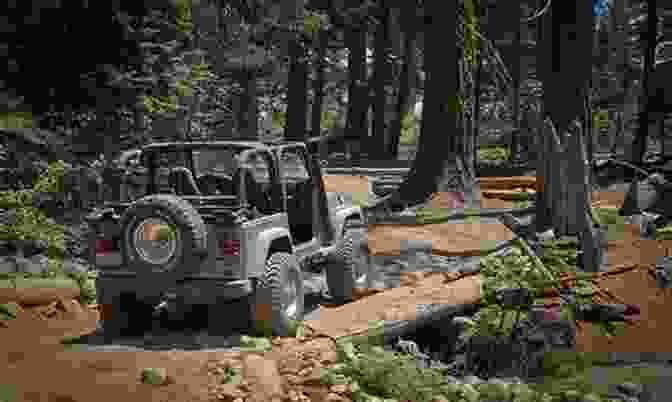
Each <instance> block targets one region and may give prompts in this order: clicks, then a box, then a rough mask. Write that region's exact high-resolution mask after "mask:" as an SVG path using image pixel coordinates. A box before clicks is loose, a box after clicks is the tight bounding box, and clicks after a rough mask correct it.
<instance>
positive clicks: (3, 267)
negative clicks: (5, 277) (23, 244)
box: [0, 256, 16, 274]
mask: <svg viewBox="0 0 672 402" xmlns="http://www.w3.org/2000/svg"><path fill="white" fill-rule="evenodd" d="M14 272H16V263H15V262H14V257H8V256H5V257H0V274H12V273H14Z"/></svg>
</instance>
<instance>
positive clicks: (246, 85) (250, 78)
mask: <svg viewBox="0 0 672 402" xmlns="http://www.w3.org/2000/svg"><path fill="white" fill-rule="evenodd" d="M239 74H240V75H239V76H240V85H241V86H242V87H243V93H242V95H241V96H240V114H239V118H238V124H239V127H240V132H239V133H238V136H239V138H241V139H247V140H257V139H259V135H258V134H257V126H258V122H257V119H258V106H257V80H256V76H255V75H256V74H255V72H254V71H253V70H244V71H241V72H240V73H239Z"/></svg>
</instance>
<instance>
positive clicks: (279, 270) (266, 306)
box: [252, 252, 304, 336]
mask: <svg viewBox="0 0 672 402" xmlns="http://www.w3.org/2000/svg"><path fill="white" fill-rule="evenodd" d="M254 297H255V300H254V311H253V314H254V317H253V320H252V321H253V322H254V326H255V330H256V331H257V332H262V333H266V334H267V333H268V332H269V331H270V332H271V333H272V334H273V335H275V336H290V335H291V332H292V327H293V326H294V325H295V324H296V323H297V322H298V321H300V320H301V319H302V318H303V308H304V304H303V303H304V300H303V277H302V274H301V269H300V268H299V263H298V261H297V260H296V258H295V257H294V256H292V255H291V254H288V253H282V252H278V253H273V254H272V255H271V256H270V257H269V258H268V260H266V270H265V272H264V276H263V278H261V280H260V282H259V284H258V287H257V290H256V292H255V295H254Z"/></svg>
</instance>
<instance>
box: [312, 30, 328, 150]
mask: <svg viewBox="0 0 672 402" xmlns="http://www.w3.org/2000/svg"><path fill="white" fill-rule="evenodd" d="M328 40H329V36H328V32H327V31H326V30H324V29H321V30H320V32H319V33H318V34H317V55H316V56H315V58H316V60H315V80H314V81H313V105H312V107H311V114H312V117H311V120H312V121H311V130H312V132H311V135H312V136H313V137H319V136H321V135H322V104H323V103H324V84H325V74H324V69H325V67H326V56H327V41H328ZM319 152H320V158H321V159H326V158H327V155H326V153H327V147H326V143H325V144H323V143H322V142H320V146H319Z"/></svg>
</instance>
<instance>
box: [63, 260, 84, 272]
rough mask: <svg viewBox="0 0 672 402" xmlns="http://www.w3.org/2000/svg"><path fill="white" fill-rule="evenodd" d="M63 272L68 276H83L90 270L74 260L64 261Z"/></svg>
mask: <svg viewBox="0 0 672 402" xmlns="http://www.w3.org/2000/svg"><path fill="white" fill-rule="evenodd" d="M63 271H64V272H65V273H66V274H83V273H86V272H87V271H88V268H87V266H86V265H84V264H80V263H78V262H76V261H73V260H65V261H63Z"/></svg>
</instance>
